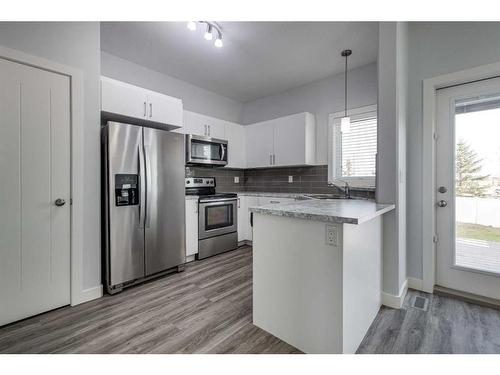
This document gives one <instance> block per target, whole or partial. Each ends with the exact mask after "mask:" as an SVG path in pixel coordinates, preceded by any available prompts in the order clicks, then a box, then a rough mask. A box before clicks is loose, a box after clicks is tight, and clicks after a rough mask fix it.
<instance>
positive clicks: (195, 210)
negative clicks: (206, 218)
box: [194, 203, 198, 214]
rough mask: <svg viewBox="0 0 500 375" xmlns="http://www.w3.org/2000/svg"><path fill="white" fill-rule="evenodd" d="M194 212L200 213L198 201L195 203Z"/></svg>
mask: <svg viewBox="0 0 500 375" xmlns="http://www.w3.org/2000/svg"><path fill="white" fill-rule="evenodd" d="M194 213H195V214H197V213H198V203H196V205H195V208H194Z"/></svg>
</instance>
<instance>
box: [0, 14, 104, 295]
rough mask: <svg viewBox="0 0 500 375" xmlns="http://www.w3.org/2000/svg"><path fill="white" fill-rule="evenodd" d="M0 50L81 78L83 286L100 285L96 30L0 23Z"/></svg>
mask: <svg viewBox="0 0 500 375" xmlns="http://www.w3.org/2000/svg"><path fill="white" fill-rule="evenodd" d="M0 45H2V46H5V47H8V48H12V49H16V50H20V51H23V52H25V53H28V54H31V55H35V56H39V57H43V58H46V59H49V60H52V61H56V62H58V63H61V64H65V65H68V66H72V67H74V68H77V69H80V70H81V71H82V72H83V74H84V146H83V147H84V154H85V162H84V178H85V181H86V184H85V186H84V187H83V195H84V196H83V200H84V202H85V205H84V233H83V249H84V254H83V265H84V269H83V286H84V288H85V289H86V288H92V287H95V286H98V285H100V283H101V275H100V264H101V252H100V249H101V244H100V241H101V239H100V221H99V218H100V217H101V213H100V205H99V202H100V178H99V175H100V174H99V170H100V161H99V153H100V141H99V128H100V121H99V117H100V99H99V98H100V90H99V74H100V72H99V70H100V30H99V23H98V22H73V23H66V22H29V23H28V22H26V23H24V22H0Z"/></svg>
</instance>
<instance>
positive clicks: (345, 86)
mask: <svg viewBox="0 0 500 375" xmlns="http://www.w3.org/2000/svg"><path fill="white" fill-rule="evenodd" d="M347 56H348V55H346V56H345V74H344V76H345V77H344V95H345V96H344V98H345V107H344V117H347Z"/></svg>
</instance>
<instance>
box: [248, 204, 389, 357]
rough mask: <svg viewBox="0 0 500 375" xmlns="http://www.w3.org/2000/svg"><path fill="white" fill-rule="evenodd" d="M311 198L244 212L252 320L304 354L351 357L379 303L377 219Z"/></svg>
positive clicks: (379, 210) (377, 210)
mask: <svg viewBox="0 0 500 375" xmlns="http://www.w3.org/2000/svg"><path fill="white" fill-rule="evenodd" d="M393 209H394V205H383V204H377V203H375V202H373V201H369V200H356V199H325V200H320V199H311V200H303V201H297V202H293V203H284V204H280V205H276V204H275V205H265V206H260V207H251V208H250V211H251V212H252V213H253V226H254V228H253V277H254V279H253V323H254V324H255V325H257V326H258V327H260V328H262V329H264V330H266V331H268V332H270V333H271V334H273V335H275V336H276V337H278V338H280V339H282V340H283V341H285V342H287V343H289V344H290V345H293V346H295V347H296V348H298V349H300V350H302V351H303V352H305V353H354V352H355V351H356V349H357V347H358V346H359V343H360V342H361V340H362V339H363V337H364V335H365V333H366V331H367V330H368V328H369V327H370V324H371V323H372V321H373V319H374V318H375V316H376V315H377V312H378V310H379V308H380V305H381V298H380V295H381V281H382V270H381V267H382V215H383V214H385V213H387V212H389V211H391V210H393Z"/></svg>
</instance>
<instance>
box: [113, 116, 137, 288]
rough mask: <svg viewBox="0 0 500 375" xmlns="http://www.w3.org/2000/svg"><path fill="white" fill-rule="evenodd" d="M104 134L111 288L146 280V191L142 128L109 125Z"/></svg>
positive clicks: (115, 124)
mask: <svg viewBox="0 0 500 375" xmlns="http://www.w3.org/2000/svg"><path fill="white" fill-rule="evenodd" d="M105 133H106V139H105V154H106V155H107V163H106V166H105V168H106V177H107V180H106V191H107V194H106V207H107V212H106V218H105V220H106V231H107V243H106V247H107V249H106V258H107V259H106V263H107V270H106V271H107V284H108V287H109V286H115V285H118V284H123V283H126V282H127V281H131V280H134V279H137V278H141V277H144V223H143V222H144V213H145V212H144V193H145V191H144V190H143V187H144V161H143V160H144V153H143V144H142V128H141V127H140V126H134V125H128V124H119V123H115V122H109V123H108V124H107V126H106V129H105ZM141 153H142V154H141ZM141 165H142V167H141ZM141 209H142V212H141Z"/></svg>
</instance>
